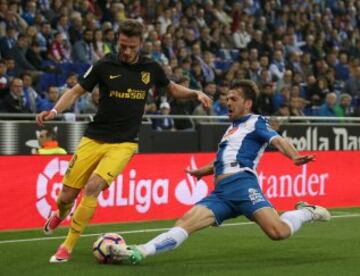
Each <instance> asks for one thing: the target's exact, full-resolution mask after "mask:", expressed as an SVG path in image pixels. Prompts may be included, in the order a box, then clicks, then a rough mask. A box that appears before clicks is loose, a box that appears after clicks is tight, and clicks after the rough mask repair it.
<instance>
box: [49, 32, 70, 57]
mask: <svg viewBox="0 0 360 276" xmlns="http://www.w3.org/2000/svg"><path fill="white" fill-rule="evenodd" d="M49 57H50V58H51V59H52V60H53V61H54V62H56V63H64V62H69V61H70V48H69V45H68V44H67V41H66V36H65V34H64V33H60V32H57V33H55V35H54V40H53V42H52V43H51V45H50V48H49Z"/></svg>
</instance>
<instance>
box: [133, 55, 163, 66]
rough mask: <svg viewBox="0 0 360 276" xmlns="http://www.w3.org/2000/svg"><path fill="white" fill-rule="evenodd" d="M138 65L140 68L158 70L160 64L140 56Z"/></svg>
mask: <svg viewBox="0 0 360 276" xmlns="http://www.w3.org/2000/svg"><path fill="white" fill-rule="evenodd" d="M138 64H139V65H140V66H146V67H149V68H159V67H160V64H159V63H158V62H157V61H155V60H153V59H152V58H149V57H146V56H140V59H139V62H138Z"/></svg>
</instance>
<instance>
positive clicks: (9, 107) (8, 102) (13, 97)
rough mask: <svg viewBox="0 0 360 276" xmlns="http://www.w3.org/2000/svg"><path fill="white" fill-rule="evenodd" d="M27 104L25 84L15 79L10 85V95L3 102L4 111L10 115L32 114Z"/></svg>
mask: <svg viewBox="0 0 360 276" xmlns="http://www.w3.org/2000/svg"><path fill="white" fill-rule="evenodd" d="M25 104H26V101H25V97H24V90H23V82H22V80H21V79H19V78H15V79H13V80H12V81H11V83H10V93H9V94H8V95H6V96H5V98H4V100H3V107H4V111H5V112H9V113H30V112H31V110H30V109H28V108H27V107H26V105H25Z"/></svg>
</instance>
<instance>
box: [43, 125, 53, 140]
mask: <svg viewBox="0 0 360 276" xmlns="http://www.w3.org/2000/svg"><path fill="white" fill-rule="evenodd" d="M42 130H45V131H46V137H47V138H50V139H51V140H56V138H57V137H56V133H55V131H54V129H52V128H51V127H46V128H43V129H42Z"/></svg>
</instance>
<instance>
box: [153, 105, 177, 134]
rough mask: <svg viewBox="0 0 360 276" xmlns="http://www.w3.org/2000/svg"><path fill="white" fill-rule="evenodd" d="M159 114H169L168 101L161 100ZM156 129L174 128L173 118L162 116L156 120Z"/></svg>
mask: <svg viewBox="0 0 360 276" xmlns="http://www.w3.org/2000/svg"><path fill="white" fill-rule="evenodd" d="M160 114H161V115H165V116H166V115H169V114H170V104H169V103H168V102H162V103H161V104H160ZM156 130H175V124H174V120H173V119H172V118H169V117H164V118H161V119H157V120H156Z"/></svg>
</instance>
